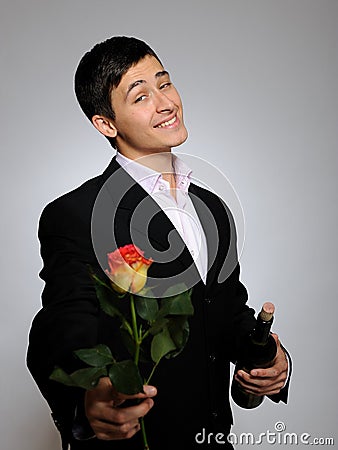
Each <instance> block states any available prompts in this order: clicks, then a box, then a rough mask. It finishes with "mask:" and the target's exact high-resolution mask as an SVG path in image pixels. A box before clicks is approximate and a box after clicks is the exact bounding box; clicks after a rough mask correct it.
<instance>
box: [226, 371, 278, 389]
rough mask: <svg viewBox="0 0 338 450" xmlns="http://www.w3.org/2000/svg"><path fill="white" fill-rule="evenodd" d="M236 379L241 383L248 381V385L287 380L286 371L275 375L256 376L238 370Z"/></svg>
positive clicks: (262, 384)
mask: <svg viewBox="0 0 338 450" xmlns="http://www.w3.org/2000/svg"><path fill="white" fill-rule="evenodd" d="M235 379H236V380H237V381H238V382H239V383H246V385H253V386H269V385H272V384H274V383H284V382H285V380H286V373H284V372H283V373H280V374H278V375H277V376H275V377H254V376H252V375H251V374H249V373H246V372H244V371H238V373H236V375H235Z"/></svg>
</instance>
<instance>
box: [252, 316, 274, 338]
mask: <svg viewBox="0 0 338 450" xmlns="http://www.w3.org/2000/svg"><path fill="white" fill-rule="evenodd" d="M272 322H273V317H271V319H270V320H268V321H265V320H263V319H262V318H261V317H260V315H259V316H258V317H257V321H256V326H255V328H254V330H253V331H252V334H251V339H252V341H253V342H254V343H255V344H258V345H265V344H266V343H267V342H268V339H269V335H270V330H271V326H272Z"/></svg>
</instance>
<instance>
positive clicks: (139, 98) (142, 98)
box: [135, 94, 147, 103]
mask: <svg viewBox="0 0 338 450" xmlns="http://www.w3.org/2000/svg"><path fill="white" fill-rule="evenodd" d="M146 97H147V96H146V95H145V94H142V95H140V96H139V97H137V98H136V100H135V103H138V102H141V101H142V100H144V99H145V98H146Z"/></svg>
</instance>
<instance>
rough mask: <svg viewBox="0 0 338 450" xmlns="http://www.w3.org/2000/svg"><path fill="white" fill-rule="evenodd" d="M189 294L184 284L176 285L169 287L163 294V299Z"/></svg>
mask: <svg viewBox="0 0 338 450" xmlns="http://www.w3.org/2000/svg"><path fill="white" fill-rule="evenodd" d="M185 292H189V289H188V287H187V285H186V284H185V283H178V284H174V285H173V286H170V287H169V288H168V289H167V290H166V291H165V292H164V293H163V297H176V295H181V294H184V293H185Z"/></svg>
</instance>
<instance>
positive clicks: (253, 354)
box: [231, 302, 277, 409]
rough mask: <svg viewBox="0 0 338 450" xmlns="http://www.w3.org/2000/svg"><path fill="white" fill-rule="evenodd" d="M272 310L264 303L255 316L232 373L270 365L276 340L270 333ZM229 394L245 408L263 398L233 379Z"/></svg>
mask: <svg viewBox="0 0 338 450" xmlns="http://www.w3.org/2000/svg"><path fill="white" fill-rule="evenodd" d="M274 311H275V307H274V305H273V304H272V303H270V302H266V303H264V305H263V307H262V310H261V312H260V313H259V314H258V316H257V320H256V326H255V328H254V329H253V330H252V332H251V333H250V334H249V335H248V337H247V339H246V341H245V343H244V345H243V348H242V351H241V356H240V358H239V360H238V361H237V364H236V367H235V372H234V373H236V372H237V371H238V370H240V369H241V370H245V371H246V372H248V373H249V372H250V371H251V370H252V369H256V368H264V369H265V368H267V367H270V366H271V365H272V363H273V360H274V358H275V356H276V353H277V345H276V342H275V340H274V338H273V337H272V336H271V334H270V329H271V325H272V322H273V314H274ZM231 396H232V399H233V400H234V402H235V403H236V404H237V405H238V406H240V407H242V408H245V409H252V408H256V407H257V406H259V405H260V404H261V403H262V401H263V399H264V396H263V395H255V394H249V393H247V392H245V391H244V390H243V388H242V387H241V385H240V384H239V383H238V382H237V381H236V380H235V379H233V380H232V385H231Z"/></svg>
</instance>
